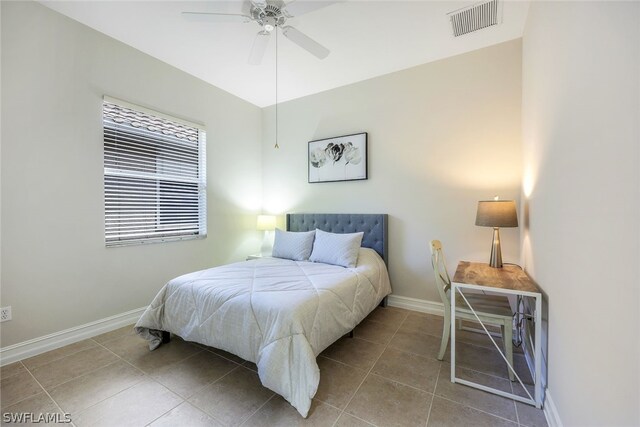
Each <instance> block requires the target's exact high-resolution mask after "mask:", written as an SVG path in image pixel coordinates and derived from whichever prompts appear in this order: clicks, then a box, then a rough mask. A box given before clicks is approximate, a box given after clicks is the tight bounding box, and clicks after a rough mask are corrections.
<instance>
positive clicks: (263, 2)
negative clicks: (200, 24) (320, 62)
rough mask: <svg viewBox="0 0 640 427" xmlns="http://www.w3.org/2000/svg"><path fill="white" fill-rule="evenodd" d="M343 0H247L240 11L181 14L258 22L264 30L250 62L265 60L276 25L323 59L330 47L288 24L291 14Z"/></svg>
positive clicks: (209, 19) (191, 17)
mask: <svg viewBox="0 0 640 427" xmlns="http://www.w3.org/2000/svg"><path fill="white" fill-rule="evenodd" d="M343 1H346V0H324V1H304V0H293V1H290V2H288V3H285V2H284V1H283V0H246V1H245V2H244V3H243V4H242V8H241V10H239V11H238V13H217V12H182V16H183V17H185V18H186V19H189V20H192V21H205V22H231V23H234V22H243V23H251V22H255V23H257V24H258V25H259V26H260V28H261V30H260V31H259V32H258V34H256V38H255V40H254V42H253V47H252V48H251V53H250V55H249V64H251V65H259V64H260V63H261V62H262V58H263V57H264V53H265V51H266V50H267V45H268V44H269V39H270V36H271V33H272V32H273V31H276V29H277V28H280V30H281V31H282V35H284V36H285V37H286V38H288V39H289V40H291V41H292V42H294V43H295V44H297V45H298V46H300V47H301V48H303V49H304V50H306V51H307V52H309V53H310V54H312V55H313V56H315V57H317V58H319V59H324V58H326V57H327V55H329V49H327V48H326V47H324V46H322V45H321V44H320V43H318V42H317V41H315V40H313V39H312V38H310V37H309V36H307V35H306V34H304V33H302V32H301V31H300V30H298V29H296V28H294V27H292V26H290V25H285V24H286V22H287V20H288V19H290V18H293V17H297V16H300V15H303V14H305V13H309V12H313V11H315V10H318V9H321V8H324V7H327V6H329V5H332V4H334V3H341V2H343Z"/></svg>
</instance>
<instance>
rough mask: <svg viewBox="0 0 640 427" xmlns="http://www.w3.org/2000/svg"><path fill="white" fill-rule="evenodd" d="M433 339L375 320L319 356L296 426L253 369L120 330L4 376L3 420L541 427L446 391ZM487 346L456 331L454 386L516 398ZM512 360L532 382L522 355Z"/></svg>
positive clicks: (430, 330)
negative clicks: (313, 389) (308, 400)
mask: <svg viewBox="0 0 640 427" xmlns="http://www.w3.org/2000/svg"><path fill="white" fill-rule="evenodd" d="M441 331H442V318H441V317H437V316H432V315H428V314H422V313H416V312H412V311H407V310H401V309H397V308H378V309H376V310H375V311H374V312H373V313H371V315H370V316H369V317H368V318H367V319H365V320H364V321H363V322H362V323H361V324H360V325H359V326H358V327H357V328H356V329H355V338H347V337H345V338H342V339H340V340H338V341H337V342H336V343H335V344H333V345H332V346H331V347H329V348H328V349H326V350H325V351H324V352H323V353H322V354H321V355H320V356H319V357H318V365H319V366H320V372H321V379H320V386H319V388H318V392H317V394H316V396H315V398H314V401H313V405H312V409H311V412H310V415H309V417H308V418H307V419H306V420H305V419H303V418H301V417H300V416H299V415H298V413H297V412H296V411H295V409H293V408H292V407H291V406H290V405H289V404H288V403H287V402H286V401H285V400H284V399H282V398H281V397H280V396H278V395H276V394H274V393H272V392H271V391H270V390H268V389H266V388H264V387H262V385H261V384H260V381H259V379H258V375H257V374H256V372H255V371H256V367H255V365H254V364H253V363H250V362H246V361H244V360H242V359H240V358H238V357H236V356H234V355H231V354H229V353H225V352H223V351H221V350H217V349H214V348H209V347H204V346H200V345H196V344H193V343H188V342H185V341H182V340H180V339H179V338H174V339H173V340H172V341H171V343H170V344H167V345H163V346H161V347H160V348H159V349H157V350H156V351H153V352H149V350H148V347H147V344H146V342H145V341H143V340H142V339H140V338H138V337H137V336H136V335H134V333H133V331H132V327H131V326H128V327H125V328H121V329H118V330H116V331H113V332H109V333H107V334H104V335H100V336H98V337H95V338H93V339H88V340H85V341H81V342H78V343H75V344H72V345H69V346H66V347H63V348H60V349H57V350H53V351H50V352H48V353H45V354H41V355H39V356H35V357H32V358H30V359H26V360H23V361H21V362H17V363H13V364H11V365H8V366H4V367H2V370H1V372H0V377H1V389H0V395H1V398H0V401H1V407H2V413H3V420H2V421H3V423H4V420H5V414H7V413H19V412H31V413H34V414H39V413H61V414H62V413H69V414H70V416H71V420H72V423H73V425H75V426H78V427H81V426H129V425H130V426H147V425H149V426H153V427H157V426H239V425H243V426H276V425H283V426H291V425H303V424H304V425H307V424H309V425H314V426H325V425H326V426H371V425H374V426H467V425H468V426H514V427H515V426H518V425H522V426H528V427H537V426H546V421H545V418H544V415H543V414H542V411H541V410H537V409H535V408H533V407H531V406H528V405H525V404H520V403H515V402H514V401H512V400H509V399H505V398H502V397H499V396H496V395H492V394H488V393H485V392H482V391H479V390H475V389H471V388H468V387H465V386H461V385H458V384H452V383H451V382H450V381H449V371H450V365H449V363H448V362H447V360H448V359H449V358H448V356H447V357H446V358H445V360H444V361H443V362H440V361H438V360H436V358H435V356H436V354H437V351H438V349H439V345H440V333H441ZM490 346H491V343H490V342H489V340H488V339H485V338H483V337H482V336H481V335H479V334H474V333H469V332H464V331H459V332H458V345H457V352H456V357H457V360H458V361H459V362H458V363H459V365H458V366H459V370H458V376H459V377H463V378H471V379H473V380H474V381H476V382H480V383H483V384H487V385H491V386H492V387H496V388H499V389H503V390H505V391H511V390H512V389H513V390H514V392H516V393H520V392H518V390H517V383H516V384H513V383H511V382H510V381H509V380H508V379H507V370H506V368H505V367H504V366H503V364H502V363H501V360H500V359H499V356H498V355H497V352H496V351H495V350H494V349H492V348H491V347H490ZM514 357H515V358H516V363H515V364H516V367H517V369H518V371H519V373H521V374H522V375H523V376H524V377H525V378H526V382H528V383H530V382H531V378H530V377H529V375H528V373H527V369H526V364H525V362H524V357H523V355H522V354H521V353H516V354H515V356H514ZM3 425H4V424H3ZM37 425H42V424H37ZM67 425H68V424H67Z"/></svg>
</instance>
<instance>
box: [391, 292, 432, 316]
mask: <svg viewBox="0 0 640 427" xmlns="http://www.w3.org/2000/svg"><path fill="white" fill-rule="evenodd" d="M387 298H388V299H387V302H388V304H389V305H390V306H391V307H398V308H405V309H407V310H413V311H419V312H421V313H429V314H435V315H436V316H444V306H443V305H442V303H441V302H435V301H428V300H424V299H418V298H409V297H402V296H399V295H389V296H388V297H387Z"/></svg>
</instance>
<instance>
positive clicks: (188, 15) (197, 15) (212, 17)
mask: <svg viewBox="0 0 640 427" xmlns="http://www.w3.org/2000/svg"><path fill="white" fill-rule="evenodd" d="M182 17H183V18H185V19H188V20H189V21H198V22H249V21H251V17H250V16H248V15H242V14H240V13H213V12H182Z"/></svg>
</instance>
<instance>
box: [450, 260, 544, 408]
mask: <svg viewBox="0 0 640 427" xmlns="http://www.w3.org/2000/svg"><path fill="white" fill-rule="evenodd" d="M463 289H475V290H478V291H484V292H487V293H494V294H504V295H516V296H519V297H531V298H534V299H535V312H534V318H535V342H534V344H533V346H534V348H533V353H534V359H535V363H534V364H535V367H534V370H535V373H534V376H535V378H534V382H535V391H534V396H531V394H530V393H529V391H528V390H527V388H526V387H525V386H524V384H523V383H522V380H521V379H520V377H518V374H517V373H516V372H515V369H513V366H510V365H509V363H508V362H507V358H506V357H505V355H504V353H503V350H502V349H501V348H500V346H498V345H497V344H496V342H495V341H494V339H493V337H492V336H491V334H490V333H489V331H488V330H487V328H486V327H485V325H484V324H483V323H482V322H481V321H480V319H479V318H477V317H476V321H477V322H478V323H480V325H481V326H482V329H483V330H484V332H485V333H486V334H487V335H488V336H489V339H490V340H491V341H492V342H493V345H494V346H495V347H496V348H497V349H498V351H499V352H500V354H501V355H502V358H503V359H504V361H505V363H507V365H508V367H509V369H511V370H512V371H513V373H514V375H515V378H516V379H517V381H518V382H519V383H520V385H521V386H522V387H523V389H524V391H525V393H526V394H527V396H528V398H526V397H521V396H518V395H515V394H513V393H507V392H504V391H502V390H498V389H495V388H492V387H487V386H484V385H482V384H477V383H474V382H472V381H467V380H463V379H461V378H457V377H456V362H455V361H456V334H455V331H456V327H455V326H456V295H457V294H460V295H461V296H462V299H463V301H465V303H466V304H467V306H468V307H469V309H471V311H472V312H474V314H475V311H474V309H473V307H472V306H471V305H470V304H469V302H468V301H467V299H466V298H465V297H464V294H463V292H462V290H463ZM450 299H451V382H453V383H460V384H463V385H466V386H469V387H474V388H477V389H480V390H484V391H486V392H489V393H494V394H497V395H500V396H504V397H508V398H510V399H514V400H517V401H520V402H523V403H528V404H530V405H534V406H535V407H536V408H541V407H542V372H541V371H542V347H541V341H542V339H541V338H542V293H541V292H540V290H539V289H538V287H537V286H536V285H535V283H533V281H532V280H531V279H530V278H529V276H527V274H526V273H525V272H524V271H523V270H522V269H521V268H520V267H519V266H517V265H509V264H505V265H504V266H503V267H502V268H493V267H491V266H490V265H489V264H485V263H479V262H468V261H460V263H458V268H456V273H455V275H454V276H453V280H452V281H451V298H450ZM518 309H519V306H518Z"/></svg>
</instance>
